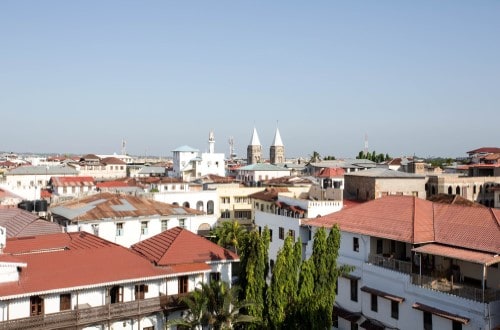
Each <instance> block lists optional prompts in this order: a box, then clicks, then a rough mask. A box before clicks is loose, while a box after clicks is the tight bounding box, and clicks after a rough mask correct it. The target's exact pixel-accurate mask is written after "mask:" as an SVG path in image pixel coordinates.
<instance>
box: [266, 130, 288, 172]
mask: <svg viewBox="0 0 500 330" xmlns="http://www.w3.org/2000/svg"><path fill="white" fill-rule="evenodd" d="M269 158H270V161H271V164H282V163H284V162H285V146H284V145H283V141H281V135H280V131H279V129H278V127H276V133H275V134H274V141H273V143H272V144H271V148H270V150H269Z"/></svg>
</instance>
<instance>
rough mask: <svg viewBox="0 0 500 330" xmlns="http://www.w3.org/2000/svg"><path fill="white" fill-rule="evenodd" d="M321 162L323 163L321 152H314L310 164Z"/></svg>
mask: <svg viewBox="0 0 500 330" xmlns="http://www.w3.org/2000/svg"><path fill="white" fill-rule="evenodd" d="M320 161H321V156H320V154H319V152H317V151H313V153H312V155H311V159H310V160H309V163H317V162H320Z"/></svg>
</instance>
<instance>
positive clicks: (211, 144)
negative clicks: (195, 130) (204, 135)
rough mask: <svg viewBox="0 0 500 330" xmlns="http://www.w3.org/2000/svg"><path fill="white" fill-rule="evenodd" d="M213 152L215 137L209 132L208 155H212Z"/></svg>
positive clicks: (212, 132)
mask: <svg viewBox="0 0 500 330" xmlns="http://www.w3.org/2000/svg"><path fill="white" fill-rule="evenodd" d="M214 152H215V136H214V131H213V130H211V131H210V133H209V134H208V153H209V154H213V153H214Z"/></svg>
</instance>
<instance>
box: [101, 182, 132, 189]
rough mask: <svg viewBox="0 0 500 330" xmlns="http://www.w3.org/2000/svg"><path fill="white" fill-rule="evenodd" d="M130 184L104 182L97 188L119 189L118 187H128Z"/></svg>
mask: <svg viewBox="0 0 500 330" xmlns="http://www.w3.org/2000/svg"><path fill="white" fill-rule="evenodd" d="M128 186H129V184H128V183H127V182H125V181H104V182H98V183H97V184H96V187H97V188H118V187H128Z"/></svg>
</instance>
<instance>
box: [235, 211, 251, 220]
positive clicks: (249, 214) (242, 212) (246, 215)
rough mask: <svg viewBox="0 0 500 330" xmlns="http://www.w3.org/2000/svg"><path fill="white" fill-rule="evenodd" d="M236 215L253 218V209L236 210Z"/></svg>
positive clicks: (237, 216) (236, 216)
mask: <svg viewBox="0 0 500 330" xmlns="http://www.w3.org/2000/svg"><path fill="white" fill-rule="evenodd" d="M234 217H235V218H236V219H251V218H252V212H251V211H235V212H234Z"/></svg>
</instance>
